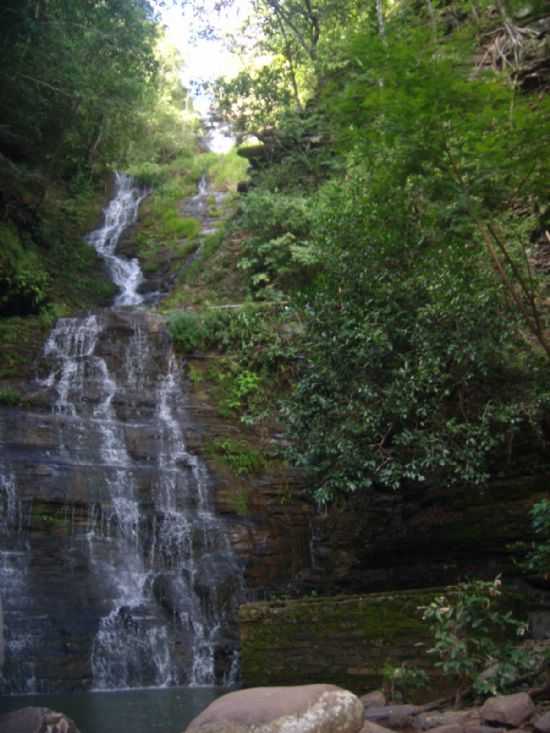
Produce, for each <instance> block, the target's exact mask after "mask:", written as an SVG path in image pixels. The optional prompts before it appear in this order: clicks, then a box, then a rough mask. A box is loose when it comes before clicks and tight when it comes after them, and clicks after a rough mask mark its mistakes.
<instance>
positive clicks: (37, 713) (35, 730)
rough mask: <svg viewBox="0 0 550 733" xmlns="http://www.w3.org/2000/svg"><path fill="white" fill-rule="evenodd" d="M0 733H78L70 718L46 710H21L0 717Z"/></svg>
mask: <svg viewBox="0 0 550 733" xmlns="http://www.w3.org/2000/svg"><path fill="white" fill-rule="evenodd" d="M0 731H2V733H79V731H78V728H77V727H76V725H75V724H74V723H73V721H72V720H71V719H70V718H67V717H66V716H65V715H63V713H56V712H55V711H53V710H49V709H48V708H22V709H21V710H16V711H15V712H13V713H7V714H6V715H0Z"/></svg>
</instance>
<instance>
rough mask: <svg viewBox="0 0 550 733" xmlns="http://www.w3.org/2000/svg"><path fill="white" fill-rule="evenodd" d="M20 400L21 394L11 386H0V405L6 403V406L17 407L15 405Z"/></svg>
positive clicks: (19, 402)
mask: <svg viewBox="0 0 550 733" xmlns="http://www.w3.org/2000/svg"><path fill="white" fill-rule="evenodd" d="M21 400H22V397H21V395H20V394H19V392H18V391H17V390H16V389H14V388H13V387H2V388H0V405H6V406H7V407H17V405H19V404H21Z"/></svg>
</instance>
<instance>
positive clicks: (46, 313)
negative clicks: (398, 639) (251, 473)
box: [0, 0, 550, 501]
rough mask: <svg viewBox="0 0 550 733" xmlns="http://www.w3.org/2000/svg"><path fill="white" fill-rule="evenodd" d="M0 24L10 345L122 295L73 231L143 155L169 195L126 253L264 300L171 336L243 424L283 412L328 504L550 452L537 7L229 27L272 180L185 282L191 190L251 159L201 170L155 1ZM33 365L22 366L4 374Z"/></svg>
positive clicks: (260, 8) (39, 9)
mask: <svg viewBox="0 0 550 733" xmlns="http://www.w3.org/2000/svg"><path fill="white" fill-rule="evenodd" d="M0 13H1V19H2V25H1V29H2V30H1V31H0V32H1V34H2V39H3V44H2V51H1V54H2V68H3V69H4V71H3V73H2V76H1V79H0V88H1V90H2V94H3V99H4V100H6V104H5V108H4V113H3V120H2V124H1V126H0V176H1V180H0V211H1V215H2V219H1V220H0V236H1V238H2V249H1V252H0V284H1V290H0V314H1V315H2V316H4V318H3V320H2V323H1V324H0V327H1V329H2V332H3V344H4V348H5V349H7V351H8V352H9V355H10V358H11V355H12V352H13V349H12V344H13V343H15V342H16V341H17V340H18V339H19V338H20V335H21V334H23V339H22V340H23V341H24V340H25V334H28V340H29V341H32V340H33V339H34V338H35V335H34V331H33V328H34V327H36V328H39V327H42V325H43V324H44V323H47V322H48V321H49V320H51V318H52V317H54V316H55V315H57V314H59V313H62V312H64V310H66V309H70V308H74V307H82V306H85V305H88V304H92V303H100V302H106V301H107V300H108V298H109V297H110V296H111V289H110V286H109V285H108V284H106V283H105V280H104V278H103V276H102V270H101V267H100V266H99V264H98V263H97V261H96V259H95V256H94V254H93V252H91V250H90V248H89V247H87V246H86V245H85V244H84V243H83V242H82V241H81V238H80V235H81V233H82V232H83V231H85V229H86V228H87V227H90V226H91V225H92V223H93V220H94V217H95V216H97V212H98V209H99V204H100V201H101V199H102V198H103V197H104V195H105V181H106V180H108V173H109V172H110V171H111V170H112V169H113V168H114V167H116V166H123V167H126V168H127V169H129V170H130V171H131V172H132V173H133V174H134V175H136V176H138V178H140V180H141V181H142V182H143V183H145V184H147V185H149V186H153V187H154V188H155V193H154V195H153V196H152V197H150V199H149V200H148V201H147V202H146V204H145V205H144V211H143V219H142V228H141V230H140V232H139V234H138V236H137V240H136V242H135V245H134V246H135V251H136V252H137V253H138V255H139V256H140V259H141V260H142V263H143V266H144V270H145V271H146V274H148V275H149V276H150V277H157V278H158V279H164V280H165V281H167V282H169V283H170V284H171V287H172V292H171V293H170V296H169V298H168V300H167V301H166V303H165V305H164V308H165V310H168V311H170V310H171V309H181V308H182V307H188V306H190V305H192V306H195V307H197V306H207V307H208V306H209V305H211V304H212V303H220V302H225V303H231V302H233V303H238V302H241V301H243V300H248V301H251V303H252V304H253V303H256V304H258V305H256V306H254V305H251V306H250V307H249V308H248V309H246V310H244V311H242V312H239V311H238V310H237V311H231V310H230V311H227V312H224V313H216V312H215V311H214V312H210V311H208V310H205V311H203V312H202V313H195V314H189V313H185V314H183V315H182V314H181V313H179V314H176V315H174V316H172V317H171V324H172V326H171V327H172V331H173V334H174V337H175V338H176V340H178V341H179V344H180V346H181V347H182V348H183V349H185V350H188V351H189V350H192V349H202V348H204V349H207V348H208V349H216V350H218V351H219V352H221V353H223V355H224V356H223V360H222V361H221V362H220V363H221V364H222V365H223V364H225V372H224V370H223V369H221V370H220V374H218V376H216V379H215V380H214V381H217V382H218V384H219V385H220V389H221V391H222V392H225V393H226V396H225V397H224V398H223V399H222V402H224V404H226V407H227V404H228V400H229V402H231V404H232V405H233V408H231V409H232V410H233V411H234V412H235V413H236V414H238V415H240V416H241V418H242V419H243V420H244V421H245V422H246V424H247V425H252V426H253V425H255V424H256V425H257V424H261V423H262V421H266V420H267V421H268V422H269V421H272V420H273V419H274V418H276V419H277V420H282V421H283V422H284V424H285V425H286V433H287V436H288V445H289V448H288V455H287V457H288V458H289V459H290V460H291V461H292V462H293V463H294V464H295V465H297V466H299V467H300V468H302V469H304V470H305V471H306V473H308V474H309V476H310V480H311V485H312V487H313V489H314V492H315V495H316V497H317V499H318V500H321V501H330V500H332V499H334V498H337V497H339V496H345V495H346V494H348V493H349V492H354V491H357V490H364V489H367V488H369V487H371V486H378V487H385V488H392V489H399V488H403V487H406V486H407V485H415V484H423V483H438V484H441V485H445V484H452V483H463V484H472V485H480V484H482V483H483V482H485V481H486V480H487V478H488V477H489V476H491V475H494V474H495V473H498V472H510V471H513V470H520V469H521V467H522V465H523V464H522V461H528V462H529V463H530V465H531V468H533V466H535V465H536V463H537V462H543V463H544V461H545V458H544V448H545V446H546V442H547V438H548V436H547V434H546V433H545V424H546V423H545V418H544V416H545V414H547V410H548V401H549V399H550V392H549V384H548V377H547V373H548V368H547V367H548V358H549V356H550V336H549V329H548V309H547V298H548V292H547V291H548V284H547V280H546V279H545V275H544V269H545V266H546V254H545V246H546V247H547V243H546V237H547V234H545V232H547V230H548V205H547V201H546V199H545V195H546V192H545V189H544V186H545V183H546V182H547V181H548V178H549V173H550V171H549V168H550V164H549V161H548V157H547V155H546V154H545V153H546V148H545V144H546V139H547V137H548V135H547V133H548V131H549V127H548V125H549V114H548V112H549V104H548V99H547V97H546V96H545V93H544V92H545V90H546V87H547V86H548V53H547V43H548V40H547V32H546V31H545V27H546V26H545V25H544V23H545V18H546V16H545V14H544V8H543V5H542V4H541V3H539V4H537V2H535V1H533V2H532V3H531V4H530V5H529V6H528V7H526V6H525V4H524V3H522V4H521V7H520V6H519V5H518V6H517V7H516V6H515V5H514V2H513V0H509V2H507V3H505V2H503V1H502V0H497V2H496V3H492V2H489V1H488V0H482V1H481V2H475V3H470V2H466V0H456V1H455V2H452V3H441V4H437V3H433V2H432V0H426V2H425V3H419V2H413V1H412V0H402V1H401V2H398V3H392V4H389V3H384V2H383V0H377V2H375V3H373V4H366V5H365V4H364V3H358V2H355V0H343V1H341V2H338V3H334V2H331V0H319V1H318V2H317V3H315V4H313V3H311V2H309V0H285V1H284V2H283V1H282V0H256V2H255V4H254V7H253V13H252V15H251V17H250V19H249V21H248V28H247V31H245V32H243V34H242V35H241V36H239V39H233V43H234V45H235V46H236V47H237V48H238V47H239V44H240V42H241V40H240V39H246V38H247V39H249V38H250V37H252V38H253V44H254V46H253V54H252V55H253V56H254V60H253V61H251V62H250V64H249V65H248V66H247V67H245V68H244V69H243V70H242V71H241V73H240V74H238V75H237V76H236V77H234V78H231V79H220V80H218V82H216V84H214V85H213V88H212V93H213V96H214V99H215V115H216V116H217V117H218V119H220V120H223V121H224V122H230V123H231V124H232V125H233V127H234V129H235V131H236V133H237V135H238V137H239V139H240V140H241V142H242V143H243V144H242V147H241V154H242V156H243V159H248V160H250V161H251V167H252V181H251V184H250V188H249V191H248V193H246V194H245V195H243V196H241V198H240V200H239V203H238V213H237V215H236V216H235V217H234V218H233V220H232V221H231V222H229V223H228V224H227V225H226V227H225V231H224V232H221V233H220V234H216V235H212V236H210V237H209V238H207V240H206V241H205V242H204V243H202V244H201V247H200V257H198V258H196V259H195V261H193V263H192V264H191V265H190V266H189V267H187V266H186V267H183V266H182V263H185V262H186V261H187V257H188V256H189V255H190V254H191V253H193V252H195V251H196V250H197V249H198V246H199V239H198V238H197V233H198V222H197V221H195V220H193V219H192V218H190V217H183V218H182V216H181V214H180V213H178V206H179V202H180V201H181V199H182V198H184V197H185V196H188V195H190V194H191V193H192V191H193V186H194V185H195V182H196V180H197V178H198V177H199V176H200V175H202V174H203V173H205V172H208V174H209V176H210V178H211V179H213V180H214V181H215V183H216V185H217V186H218V187H224V186H226V184H227V182H229V181H230V183H231V188H233V189H234V188H235V184H236V182H237V180H238V179H239V177H242V175H243V171H244V168H243V166H244V163H241V164H239V163H238V162H237V161H236V157H235V155H234V154H231V155H229V156H222V157H216V156H213V155H204V154H202V155H197V143H196V139H197V136H196V133H197V129H198V128H197V122H196V120H195V119H194V118H193V115H192V114H191V112H190V111H189V104H188V100H187V98H186V93H185V90H183V89H182V87H181V84H180V82H179V79H178V65H179V59H178V58H177V55H176V54H175V52H174V51H173V50H170V49H169V48H168V47H167V45H166V43H165V42H164V41H163V39H162V35H161V33H160V31H159V25H158V22H157V20H158V19H157V18H156V17H155V15H154V12H153V10H152V8H151V6H150V5H149V3H147V2H146V1H145V0H120V1H117V2H112V3H104V2H103V1H102V0H94V1H93V2H89V3H85V4H82V3H79V2H76V0H50V1H49V2H47V3H46V2H42V1H41V0H25V2H22V3H21V2H18V3H15V2H8V3H7V4H6V3H5V4H4V5H3V8H2V10H1V11H0ZM545 34H546V35H545ZM242 46H243V48H242V50H244V51H245V52H246V53H248V54H249V55H250V41H249V40H247V42H246V43H243V44H242ZM106 176H107V177H106ZM236 205H237V204H236V203H235V200H234V197H232V198H230V199H228V203H227V210H226V211H225V212H222V213H223V214H224V215H225V216H227V214H228V213H229V212H230V211H232V210H233V209H234V208H235V207H236ZM212 206H213V207H215V202H214V203H213V204H212ZM545 243H546V244H545ZM59 273H62V275H61V276H60V275H59ZM262 304H265V305H262ZM32 318H35V321H33V320H32ZM31 323H34V326H32V327H31V326H29V324H31ZM273 334H274V335H275V337H274V338H273ZM270 341H271V342H270ZM20 365H21V360H20V359H19V358H14V359H13V360H12V361H10V360H9V359H8V360H7V361H6V359H4V360H3V362H2V364H1V365H0V366H1V370H2V376H11V375H12V374H15V373H16V371H17V370H18V369H19V367H20ZM228 395H229V397H228ZM231 395H233V397H234V398H231ZM281 396H282V397H283V399H282V400H281V399H280V398H281ZM235 406H236V407H235ZM537 446H539V447H540V450H539V449H538V448H537ZM527 447H528V450H526V448H527Z"/></svg>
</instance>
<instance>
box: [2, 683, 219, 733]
mask: <svg viewBox="0 0 550 733" xmlns="http://www.w3.org/2000/svg"><path fill="white" fill-rule="evenodd" d="M224 692H227V690H221V689H219V688H213V687H196V688H189V687H178V688H172V689H168V690H128V691H124V692H75V693H73V694H65V695H14V696H10V697H0V712H3V713H6V712H9V711H11V710H17V709H18V708H23V707H27V706H29V705H36V706H42V707H48V708H51V709H52V710H57V711H59V712H63V713H65V714H66V715H68V716H69V718H72V719H73V720H74V721H75V723H76V724H77V725H78V728H79V730H80V733H121V731H122V732H123V733H182V731H183V730H184V728H185V726H186V725H187V723H189V721H190V720H192V718H194V717H195V715H198V714H199V713H200V712H201V710H204V708H205V707H206V706H207V705H208V704H209V703H210V702H212V700H214V699H215V698H216V697H219V696H220V695H222V694H223V693H224Z"/></svg>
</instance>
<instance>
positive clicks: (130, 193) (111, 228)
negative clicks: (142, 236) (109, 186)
mask: <svg viewBox="0 0 550 733" xmlns="http://www.w3.org/2000/svg"><path fill="white" fill-rule="evenodd" d="M147 194H148V191H147V190H146V189H141V190H140V189H138V188H136V186H135V185H134V183H133V180H132V178H130V176H127V175H126V174H125V173H115V191H114V196H113V198H112V199H111V202H110V203H109V205H108V206H107V208H106V209H105V211H104V212H103V213H104V218H105V222H104V224H103V226H101V227H99V229H96V230H95V231H94V232H92V233H91V234H89V235H88V237H87V241H88V242H89V243H90V244H91V245H92V246H93V247H94V248H95V250H96V252H97V253H98V254H99V255H100V257H103V259H104V260H105V263H106V264H107V268H108V270H109V274H110V276H111V280H112V281H113V282H114V284H115V285H116V286H117V287H118V288H119V290H120V294H119V295H118V296H117V298H116V300H115V303H114V305H115V307H117V306H124V305H140V304H141V303H143V297H142V296H141V295H140V294H139V293H138V292H137V289H138V288H139V286H140V285H141V283H142V282H143V273H142V271H141V268H140V266H139V262H138V261H137V259H132V260H128V259H126V258H125V257H120V256H119V255H117V254H116V253H115V249H116V246H117V244H118V242H119V239H120V237H121V235H122V233H123V232H124V231H125V230H126V229H127V228H128V227H129V226H131V225H132V224H135V222H136V221H137V216H138V211H139V205H140V204H141V202H142V201H143V199H144V198H145V197H146V196H147Z"/></svg>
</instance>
